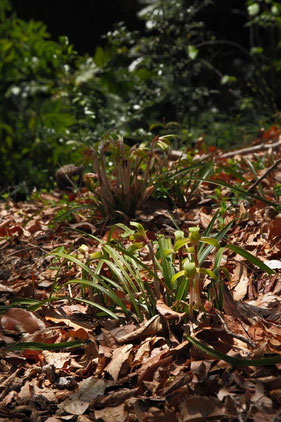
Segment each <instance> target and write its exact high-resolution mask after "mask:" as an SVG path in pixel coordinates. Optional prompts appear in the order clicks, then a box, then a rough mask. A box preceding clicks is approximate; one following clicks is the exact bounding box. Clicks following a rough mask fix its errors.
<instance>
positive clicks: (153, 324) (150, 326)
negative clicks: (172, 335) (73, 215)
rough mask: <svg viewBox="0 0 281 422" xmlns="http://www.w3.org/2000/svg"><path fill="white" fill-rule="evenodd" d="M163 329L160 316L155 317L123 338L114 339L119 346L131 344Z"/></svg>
mask: <svg viewBox="0 0 281 422" xmlns="http://www.w3.org/2000/svg"><path fill="white" fill-rule="evenodd" d="M162 330H163V327H162V324H161V319H160V315H155V316H154V317H152V318H151V319H150V320H149V321H146V322H145V324H144V325H143V326H141V327H140V328H138V329H137V330H135V331H133V332H132V333H129V334H126V335H125V336H121V337H118V336H117V337H116V340H117V341H118V343H119V344H124V343H129V342H133V341H135V340H141V339H143V338H146V337H150V336H153V335H155V334H159V333H160V332H162Z"/></svg>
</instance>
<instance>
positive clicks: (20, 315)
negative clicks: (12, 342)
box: [1, 308, 45, 334]
mask: <svg viewBox="0 0 281 422" xmlns="http://www.w3.org/2000/svg"><path fill="white" fill-rule="evenodd" d="M1 326H2V328H3V329H4V330H5V331H8V332H13V333H29V334H33V333H35V332H36V331H38V330H42V329H43V328H45V325H44V323H43V322H42V321H41V320H40V319H39V318H37V317H36V316H35V315H34V314H33V313H32V312H29V311H26V310H25V309H21V308H11V309H8V310H7V311H6V313H5V314H4V315H3V316H2V318H1Z"/></svg>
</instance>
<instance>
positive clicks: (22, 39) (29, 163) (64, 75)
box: [0, 0, 75, 187]
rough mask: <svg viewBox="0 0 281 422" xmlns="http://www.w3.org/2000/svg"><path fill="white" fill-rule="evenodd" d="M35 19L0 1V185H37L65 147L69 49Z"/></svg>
mask: <svg viewBox="0 0 281 422" xmlns="http://www.w3.org/2000/svg"><path fill="white" fill-rule="evenodd" d="M48 38H49V35H48V33H47V32H46V28H45V26H44V25H43V24H42V23H40V22H34V21H30V22H25V21H23V20H21V19H18V18H17V17H16V16H15V15H14V14H9V4H8V2H7V0H4V1H3V2H1V5H0V55H1V65H0V93H1V103H0V116H1V117H0V139H1V147H0V177H1V180H2V183H3V185H4V187H8V186H9V185H10V186H11V185H14V184H18V183H21V182H26V183H29V182H31V183H34V181H35V180H36V182H37V185H38V186H43V185H44V184H45V185H46V184H47V183H48V176H49V175H50V173H51V172H52V170H53V169H54V168H55V166H56V165H57V163H58V162H59V161H60V160H61V161H63V160H64V159H65V157H66V155H67V154H69V152H66V151H65V145H64V143H65V140H66V136H67V129H68V128H69V127H70V126H71V125H73V123H74V118H73V116H72V114H71V112H70V109H69V105H68V104H67V100H66V98H65V87H66V85H67V79H68V75H69V68H68V67H67V66H66V63H72V61H73V59H74V57H75V53H74V52H73V50H72V47H71V46H70V45H69V44H68V41H67V39H66V38H64V37H62V38H61V39H60V42H59V43H56V42H53V41H50V40H49V39H48Z"/></svg>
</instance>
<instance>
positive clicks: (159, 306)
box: [156, 299, 186, 321]
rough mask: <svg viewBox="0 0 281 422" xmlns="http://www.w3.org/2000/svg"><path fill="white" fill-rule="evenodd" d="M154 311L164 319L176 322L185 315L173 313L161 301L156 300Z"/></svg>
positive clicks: (183, 313)
mask: <svg viewBox="0 0 281 422" xmlns="http://www.w3.org/2000/svg"><path fill="white" fill-rule="evenodd" d="M156 309H157V311H158V312H159V314H160V315H162V316H163V317H164V318H165V319H177V320H178V321H180V319H181V318H183V317H184V316H185V315H186V313H185V312H181V313H180V312H175V311H173V310H172V309H171V308H170V307H169V306H168V305H166V303H165V302H164V301H163V299H158V300H157V302H156Z"/></svg>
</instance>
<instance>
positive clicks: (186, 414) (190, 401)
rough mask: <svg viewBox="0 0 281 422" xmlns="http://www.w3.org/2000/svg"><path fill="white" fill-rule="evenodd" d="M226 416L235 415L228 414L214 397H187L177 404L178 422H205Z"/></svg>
mask: <svg viewBox="0 0 281 422" xmlns="http://www.w3.org/2000/svg"><path fill="white" fill-rule="evenodd" d="M226 416H232V417H233V416H236V415H233V414H231V415H230V414H228V411H227V409H226V406H224V405H223V404H222V403H221V402H220V401H219V400H218V399H216V398H215V397H204V396H200V397H199V396H187V397H182V399H181V400H180V402H179V413H178V422H187V421H196V422H206V421H207V420H214V419H215V420H220V419H218V418H223V417H226Z"/></svg>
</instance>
